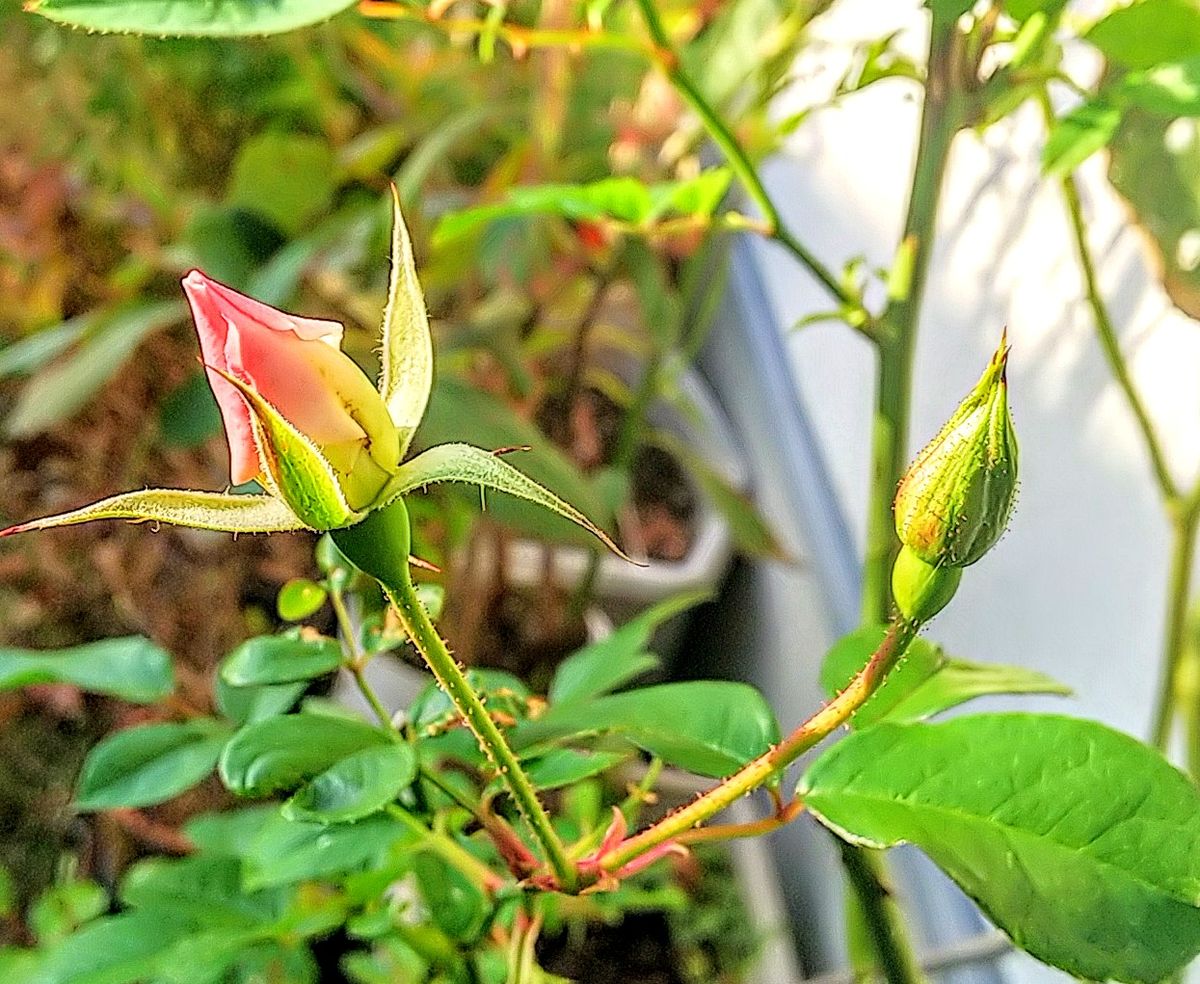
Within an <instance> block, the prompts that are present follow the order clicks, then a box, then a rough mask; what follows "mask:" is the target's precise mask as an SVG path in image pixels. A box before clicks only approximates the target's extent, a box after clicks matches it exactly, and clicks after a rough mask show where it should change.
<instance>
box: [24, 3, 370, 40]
mask: <svg viewBox="0 0 1200 984" xmlns="http://www.w3.org/2000/svg"><path fill="white" fill-rule="evenodd" d="M351 6H353V0H277V2H274V3H262V2H261V0H219V2H205V3H196V2H194V0H182V2H165V3H164V2H163V0H34V3H33V4H31V7H30V9H32V10H33V11H34V13H38V14H41V15H42V16H43V17H47V18H49V19H50V20H52V21H57V22H58V23H60V24H67V25H69V26H71V27H79V28H83V29H84V30H86V31H99V32H101V33H105V34H112V33H119V34H146V35H149V36H150V37H156V38H162V37H201V38H228V37H245V36H247V35H257V34H279V33H281V32H283V31H294V30H296V29H297V28H301V27H308V26H310V25H312V24H319V23H320V22H321V21H325V20H328V19H329V18H330V17H332V16H333V15H334V14H337V13H340V12H341V11H343V10H345V9H347V8H348V7H351Z"/></svg>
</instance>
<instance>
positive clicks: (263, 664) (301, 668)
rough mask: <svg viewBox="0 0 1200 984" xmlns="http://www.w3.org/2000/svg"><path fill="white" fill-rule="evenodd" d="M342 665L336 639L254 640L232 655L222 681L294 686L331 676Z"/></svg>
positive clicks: (281, 637)
mask: <svg viewBox="0 0 1200 984" xmlns="http://www.w3.org/2000/svg"><path fill="white" fill-rule="evenodd" d="M341 665H342V647H341V645H340V644H339V643H338V641H337V640H336V639H329V638H327V637H325V636H312V635H306V634H303V633H300V634H292V635H278V636H256V637H255V638H253V639H247V640H246V641H245V642H243V643H242V644H241V645H240V646H238V647H237V649H235V650H234V651H233V652H231V653H230V654H229V655H228V656H227V657H226V659H225V662H224V664H222V666H221V679H222V680H224V681H225V682H226V683H228V684H229V685H230V686H234V687H254V686H261V685H263V684H271V683H294V682H295V681H297V680H311V679H312V678H313V677H319V676H324V675H325V674H326V673H332V672H333V671H334V670H336V669H337V668H338V667H339V666H341Z"/></svg>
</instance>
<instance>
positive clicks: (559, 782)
mask: <svg viewBox="0 0 1200 984" xmlns="http://www.w3.org/2000/svg"><path fill="white" fill-rule="evenodd" d="M629 755H630V753H629V752H589V751H582V750H580V749H576V748H554V749H551V750H550V751H548V752H547V753H546V754H545V755H539V756H538V757H537V758H532V759H528V760H527V761H525V762H523V763H522V764H523V765H524V767H525V774H526V775H527V776H528V777H529V781H530V782H532V783H533V785H534V787H535V788H537V789H561V788H562V787H564V786H573V785H575V783H577V782H581V781H582V780H584V779H590V778H591V777H592V776H598V775H600V774H601V773H602V772H607V771H608V770H609V769H611V768H612V767H613V766H615V765H619V764H620V763H622V762H624V761H626V760H627V759H628V758H629ZM494 786H495V788H496V789H497V790H499V789H500V788H502V787H501V785H500V783H499V781H498V780H497V782H496V783H495V784H494Z"/></svg>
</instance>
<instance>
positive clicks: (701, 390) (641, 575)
mask: <svg viewBox="0 0 1200 984" xmlns="http://www.w3.org/2000/svg"><path fill="white" fill-rule="evenodd" d="M679 390H680V394H681V397H682V404H683V406H684V407H687V408H689V409H690V410H692V411H694V412H692V413H687V412H683V411H681V410H680V409H677V408H676V407H675V406H673V405H671V404H668V403H666V402H664V401H660V402H658V403H656V404H655V405H653V406H652V407H651V409H650V412H649V415H648V417H649V423H650V425H651V426H652V427H654V428H656V429H659V430H662V431H665V432H667V433H669V434H671V435H673V436H674V437H676V438H678V439H679V440H680V441H682V442H684V443H685V444H687V445H688V446H689V447H690V448H692V449H693V450H694V451H695V452H696V454H697V455H698V456H699V457H700V458H702V459H703V460H704V461H705V462H707V463H708V465H709V466H710V467H711V468H713V469H714V470H715V471H716V472H717V474H719V475H720V476H721V477H722V478H723V479H724V480H725V481H726V482H727V483H728V484H729V485H730V486H731V487H733V488H735V489H737V490H738V491H743V492H744V491H745V490H746V489H747V488H748V487H749V481H750V471H749V466H748V465H747V463H746V458H745V456H744V454H743V453H742V451H741V449H740V448H739V446H738V444H737V442H736V440H735V439H734V437H733V432H732V430H731V428H730V425H729V421H728V419H727V418H726V416H725V412H724V411H723V410H722V409H721V406H720V405H719V404H718V403H717V400H716V397H715V396H714V395H713V393H712V390H711V389H710V388H709V386H708V384H707V383H706V382H705V381H704V380H703V379H702V378H701V376H700V375H699V373H697V372H695V371H692V370H689V371H687V372H685V373H684V374H683V376H682V377H681V379H680V381H679ZM696 493H697V508H696V514H695V521H694V523H695V525H694V532H693V539H692V547H691V550H689V551H688V554H687V556H686V557H685V558H684V559H683V560H680V561H661V560H655V561H650V562H649V566H647V567H636V566H634V565H633V564H629V563H627V562H626V561H624V560H622V559H621V558H620V557H615V556H613V555H611V554H605V555H604V556H603V557H602V558H601V560H600V569H599V571H598V573H597V576H596V581H595V588H594V593H593V600H594V602H595V603H596V605H598V606H599V607H600V608H602V609H604V611H606V612H607V613H608V614H610V615H611V616H612V617H613V619H614V620H615V621H616V622H617V623H618V624H619V623H620V622H621V621H622V620H624V619H625V618H627V617H628V616H629V615H631V614H632V613H634V612H636V611H639V610H641V609H643V608H645V607H647V606H649V605H652V604H654V603H655V602H658V601H661V600H663V599H664V598H669V597H671V596H672V595H676V594H679V593H681V592H684V591H693V590H707V591H712V592H715V591H716V589H717V587H718V586H719V585H720V583H721V581H722V580H723V578H724V576H725V573H726V571H727V570H728V569H729V564H730V561H731V560H732V558H733V537H732V535H731V533H730V530H729V524H728V523H727V522H726V520H725V517H724V516H723V515H722V514H721V513H720V512H719V511H718V510H717V509H716V507H715V506H714V505H713V503H712V502H711V501H710V500H709V498H708V497H707V496H706V495H704V493H703V492H702V491H701V490H700V489H699V488H697V489H696ZM545 550H546V547H545V545H544V544H542V543H540V542H537V541H533V540H515V541H514V542H513V543H512V544H511V545H510V546H509V548H508V556H507V558H506V559H507V570H508V572H509V578H510V579H511V580H512V582H513V583H514V584H517V585H521V586H526V585H532V584H538V583H541V581H542V578H543V577H544V576H545V571H546V566H545V562H544V561H545ZM590 557H591V555H590V554H589V552H588V551H586V550H582V549H579V548H577V547H555V548H554V550H553V565H552V566H553V570H554V577H555V579H556V580H557V581H558V583H559V585H560V586H562V587H564V588H566V589H568V590H570V589H571V588H573V587H575V586H576V585H578V584H579V583H580V581H581V579H582V578H583V576H584V572H585V571H586V570H587V568H588V564H589V561H590Z"/></svg>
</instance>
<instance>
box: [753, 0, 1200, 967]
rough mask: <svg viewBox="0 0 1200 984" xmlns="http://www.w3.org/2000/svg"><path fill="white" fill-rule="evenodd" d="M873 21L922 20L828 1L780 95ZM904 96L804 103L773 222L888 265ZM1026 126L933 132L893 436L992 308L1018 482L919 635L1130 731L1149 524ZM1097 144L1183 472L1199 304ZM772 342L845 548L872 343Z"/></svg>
mask: <svg viewBox="0 0 1200 984" xmlns="http://www.w3.org/2000/svg"><path fill="white" fill-rule="evenodd" d="M893 28H904V29H905V32H906V33H905V36H904V43H905V44H906V46H907V47H908V48H909V49H910V50H911V51H912V52H913V53H914V55H916V56H918V58H919V57H920V55H921V52H922V51H923V47H924V30H925V28H924V15H923V14H922V13H921V11H920V9H919V8H918V6H917V5H916V4H915V3H913V4H907V3H897V4H891V3H889V4H883V3H879V2H877V0H876V2H872V0H839V3H837V4H835V10H834V11H833V12H832V14H831V15H828V16H826V17H824V18H823V19H822V20H821V21H820V22H819V23H818V24H817V25H816V33H817V36H818V38H819V39H821V41H822V42H823V44H821V45H818V46H816V48H815V50H812V51H810V52H809V53H807V54H806V55H805V56H804V57H802V59H801V60H800V62H799V63H798V65H797V76H798V79H799V81H798V82H797V84H796V85H795V86H794V87H793V88H792V89H791V90H790V91H789V92H788V93H786V94H785V95H784V97H783V98H782V99H781V100H780V104H779V107H778V110H779V113H780V115H786V114H788V113H790V112H793V111H795V110H796V109H799V108H801V107H804V106H808V105H811V104H814V103H816V102H819V101H821V100H822V99H823V97H824V95H825V93H826V92H828V90H829V88H830V86H831V84H832V80H833V79H835V78H836V77H837V76H838V75H840V73H841V70H842V68H843V66H844V58H845V53H846V48H847V44H848V43H849V42H852V41H853V40H855V39H866V38H874V37H878V36H880V35H882V34H884V33H886V32H887V31H888V30H890V29H893ZM1069 65H1070V67H1071V70H1072V71H1073V72H1074V73H1075V74H1076V76H1077V77H1079V78H1083V79H1086V78H1089V77H1090V76H1091V75H1093V74H1094V73H1095V72H1096V71H1097V69H1098V65H1097V64H1096V63H1095V61H1094V58H1093V56H1092V55H1091V53H1090V52H1089V51H1087V50H1084V46H1082V45H1080V46H1079V50H1071V51H1070V52H1069ZM919 110H920V106H919V90H918V89H917V87H916V86H915V85H913V84H912V83H908V82H905V81H903V80H894V81H887V82H884V83H881V84H878V85H876V86H873V87H871V88H870V89H868V90H866V91H864V92H862V93H859V94H856V95H853V96H851V97H849V98H847V99H846V100H845V101H844V102H842V103H841V104H840V105H838V106H837V107H835V108H832V109H827V110H821V111H819V112H817V113H816V114H814V115H813V116H812V117H811V118H810V119H808V120H807V121H806V122H805V123H804V125H803V126H801V127H800V129H799V130H798V131H797V133H796V135H795V137H794V138H793V139H792V140H791V142H790V144H789V145H788V147H787V150H786V153H785V154H783V155H781V156H780V157H779V158H778V159H777V160H775V161H773V162H772V163H771V165H769V167H768V177H769V185H770V188H771V191H772V194H773V196H774V198H775V200H776V201H777V202H778V203H779V204H780V205H781V207H782V210H783V212H784V215H785V217H786V221H787V223H788V224H789V226H790V227H791V229H792V230H793V231H794V232H795V233H796V234H797V236H798V237H799V238H800V239H801V240H802V241H803V242H804V243H805V244H806V245H807V246H809V247H810V248H811V249H812V250H813V251H814V252H815V253H816V254H817V255H819V256H821V257H822V258H823V259H824V260H825V261H826V263H827V264H828V265H829V266H831V267H833V268H835V269H840V267H841V264H842V263H843V262H844V261H845V260H847V259H849V258H850V257H852V256H855V255H860V254H861V255H865V256H866V257H867V259H868V261H869V262H870V264H871V265H873V266H881V267H882V266H886V265H887V264H888V262H889V260H890V257H891V253H892V250H893V249H894V246H895V242H896V239H897V236H898V233H899V230H900V227H901V222H902V218H903V211H904V208H905V204H906V195H907V188H908V182H909V179H910V175H911V168H912V161H913V155H914V152H915V137H916V133H917V126H918V117H919ZM1043 139H1044V134H1043V127H1042V123H1041V119H1040V113H1039V112H1038V110H1037V108H1036V107H1034V106H1032V105H1027V106H1026V107H1024V108H1023V109H1022V110H1021V111H1020V112H1019V113H1018V114H1017V115H1016V117H1015V118H1013V119H1010V120H1006V121H1005V122H1003V123H1001V124H999V125H997V126H995V127H993V128H992V129H991V130H989V131H988V132H987V133H985V134H983V135H982V136H978V135H976V134H973V133H966V134H962V135H960V137H959V138H958V139H957V141H956V142H955V144H954V148H953V154H952V158H951V162H950V167H949V170H948V182H947V186H946V191H945V194H944V197H943V203H942V209H941V213H940V220H939V223H938V235H937V244H936V249H935V253H934V258H933V262H932V267H931V274H930V278H929V286H928V292H927V296H926V304H925V308H924V311H923V314H922V317H921V324H920V336H919V343H918V348H917V362H916V377H915V383H916V393H915V397H914V404H913V423H912V435H913V436H912V439H913V448H912V450H913V451H915V450H916V449H917V447H918V446H919V445H920V444H921V443H922V442H924V441H925V440H927V439H928V438H929V437H930V436H931V435H932V434H933V433H935V432H936V430H937V429H938V427H939V426H940V424H941V422H942V421H943V420H944V419H945V418H946V416H948V414H949V413H950V412H951V411H952V410H953V408H954V406H955V405H956V404H957V402H958V400H959V399H960V398H961V397H962V396H963V395H964V394H965V393H966V392H967V391H968V390H969V389H970V387H971V385H972V384H973V383H974V381H975V379H976V378H977V377H978V374H979V373H980V372H981V371H982V368H983V366H984V364H985V363H986V361H987V358H988V356H989V355H990V353H991V351H992V350H993V349H994V347H995V345H996V342H997V339H998V337H999V334H1000V330H1001V328H1002V327H1003V326H1004V325H1006V324H1007V325H1008V329H1009V338H1010V341H1011V343H1012V357H1011V361H1010V369H1009V383H1010V387H1011V389H1010V402H1011V405H1012V408H1013V415H1014V418H1015V422H1016V427H1017V433H1018V437H1019V439H1020V443H1021V454H1022V458H1021V493H1020V500H1019V504H1018V508H1017V511H1016V514H1015V516H1014V518H1013V522H1012V525H1011V528H1010V532H1009V533H1008V534H1007V535H1006V537H1005V538H1004V540H1003V541H1002V543H1001V544H1000V545H999V546H998V547H997V548H996V549H995V550H994V551H993V552H992V553H991V554H989V555H988V556H987V557H986V558H985V559H984V560H983V561H982V562H980V563H979V564H978V565H976V566H974V567H972V568H971V569H969V570H968V571H967V572H966V576H965V577H964V578H963V583H962V588H961V590H960V591H959V594H958V596H957V598H956V599H955V601H954V603H953V605H951V606H950V608H949V609H947V610H946V611H945V612H944V613H943V614H942V615H941V616H940V617H939V618H938V619H937V621H936V622H935V623H934V624H933V625H932V626H931V628H930V630H929V632H928V634H929V635H930V636H931V637H933V638H935V639H936V640H937V641H939V642H941V643H943V644H944V645H945V646H946V647H947V648H948V649H949V650H950V651H951V652H953V653H956V654H960V655H962V656H964V657H967V658H972V659H979V660H987V661H994V662H1008V663H1017V664H1022V665H1026V666H1031V667H1036V668H1038V669H1041V670H1044V671H1046V672H1049V673H1051V674H1053V675H1054V676H1056V677H1057V678H1059V679H1060V680H1062V681H1064V682H1065V683H1067V684H1069V685H1070V686H1071V687H1073V688H1074V689H1075V691H1076V697H1075V699H1073V700H1071V701H1068V702H1062V701H1052V700H1050V699H1036V698H1034V699H1024V700H1021V701H1020V702H1019V706H1022V707H1037V708H1044V709H1053V710H1061V711H1064V712H1066V713H1071V714H1077V715H1081V716H1088V717H1093V718H1097V719H1099V720H1101V721H1104V722H1106V723H1108V724H1111V725H1113V726H1114V727H1117V728H1120V729H1122V730H1125V731H1128V732H1131V733H1133V734H1135V735H1139V736H1144V735H1145V734H1146V732H1147V730H1148V727H1149V722H1150V714H1151V704H1152V701H1153V698H1154V695H1155V693H1156V689H1157V685H1158V673H1159V662H1160V660H1159V650H1160V646H1161V643H1162V627H1161V626H1162V617H1163V611H1164V608H1165V604H1166V594H1165V581H1166V567H1167V555H1168V531H1167V526H1166V521H1165V519H1164V518H1163V514H1162V510H1161V508H1160V504H1159V501H1158V496H1157V492H1156V488H1155V485H1154V483H1153V480H1152V477H1151V473H1150V468H1149V463H1148V459H1147V456H1146V454H1145V451H1144V448H1143V445H1142V443H1141V441H1140V437H1139V433H1138V431H1137V430H1136V427H1135V425H1134V421H1133V418H1132V416H1131V414H1130V412H1129V410H1128V407H1127V405H1126V403H1125V401H1124V399H1123V397H1122V394H1121V393H1120V391H1119V389H1118V387H1117V385H1116V384H1115V383H1114V381H1113V379H1112V376H1111V374H1110V372H1109V369H1108V367H1107V365H1106V363H1105V361H1104V358H1103V355H1102V352H1101V350H1100V347H1099V345H1098V342H1097V338H1096V335H1095V331H1094V327H1093V324H1092V322H1091V318H1090V312H1089V309H1088V308H1087V307H1086V305H1085V303H1084V302H1083V292H1082V284H1081V280H1080V275H1079V272H1078V267H1077V264H1076V261H1075V257H1074V250H1073V245H1072V241H1071V239H1070V233H1069V230H1068V227H1067V224H1066V218H1065V212H1064V208H1063V203H1062V199H1061V196H1060V195H1059V193H1058V192H1057V190H1056V188H1055V186H1054V185H1052V184H1047V183H1044V182H1042V181H1041V179H1040V177H1039V172H1038V157H1039V154H1040V150H1041V144H1042V141H1043ZM1105 165H1106V162H1105V160H1104V159H1103V156H1102V155H1098V156H1096V157H1094V158H1093V159H1092V160H1090V161H1089V162H1087V164H1086V165H1085V166H1084V167H1083V168H1082V170H1081V172H1080V179H1081V181H1082V184H1083V197H1084V206H1085V209H1086V212H1087V215H1088V218H1089V229H1090V240H1091V244H1092V247H1093V250H1094V252H1095V255H1096V257H1097V262H1098V266H1099V269H1100V275H1101V283H1102V285H1103V289H1104V293H1105V296H1106V297H1107V299H1108V302H1109V305H1110V308H1111V311H1112V314H1113V317H1114V320H1115V322H1116V324H1117V326H1118V330H1119V332H1120V335H1121V340H1122V344H1123V346H1124V349H1125V351H1126V353H1127V355H1128V357H1129V361H1130V364H1131V366H1132V370H1133V374H1134V377H1135V379H1136V381H1137V384H1138V385H1139V387H1140V388H1141V391H1142V392H1143V394H1144V396H1145V400H1146V403H1147V404H1148V406H1149V410H1150V413H1151V415H1152V417H1153V419H1154V421H1155V423H1156V425H1157V426H1158V428H1159V430H1160V433H1161V434H1162V436H1163V440H1164V443H1165V445H1166V448H1167V451H1168V455H1169V458H1170V461H1171V463H1172V467H1173V469H1174V471H1175V473H1176V474H1177V475H1178V476H1179V479H1180V480H1181V481H1183V482H1190V481H1192V478H1193V476H1194V475H1195V474H1196V472H1197V465H1198V464H1200V385H1197V383H1198V382H1200V325H1197V324H1196V323H1194V322H1192V321H1191V320H1189V319H1188V318H1186V317H1185V316H1183V315H1182V314H1180V313H1179V312H1177V311H1176V310H1175V309H1174V308H1173V307H1172V306H1171V305H1170V303H1169V302H1168V300H1167V299H1166V297H1165V295H1164V294H1163V292H1162V291H1161V289H1160V288H1159V287H1158V285H1157V284H1156V282H1155V280H1154V278H1153V276H1152V274H1151V271H1150V265H1149V260H1148V255H1147V253H1146V252H1145V251H1144V249H1143V246H1142V243H1141V242H1140V241H1139V238H1138V233H1137V232H1136V231H1135V230H1134V229H1133V228H1132V227H1131V226H1130V224H1129V222H1128V218H1127V213H1126V210H1125V207H1124V205H1123V204H1122V203H1121V201H1120V200H1119V199H1118V198H1117V197H1116V195H1115V194H1114V193H1113V192H1112V191H1111V189H1110V188H1109V187H1108V185H1107V183H1106V181H1105V179H1104V168H1105ZM755 248H756V250H757V251H758V255H759V258H760V259H761V261H762V264H763V269H764V277H765V279H766V282H767V285H768V289H769V293H770V295H771V301H772V302H773V305H774V307H775V309H776V313H777V315H778V318H779V323H780V324H781V325H783V326H787V325H790V324H791V323H793V322H794V321H795V320H796V319H798V318H800V317H801V316H803V315H805V314H808V313H810V312H812V311H815V310H822V309H826V308H828V307H829V303H828V299H827V298H826V297H825V296H824V295H823V293H822V292H821V290H820V288H819V287H818V286H817V285H816V284H815V283H814V282H813V281H812V280H811V278H809V277H808V275H807V274H806V273H804V272H803V271H802V270H800V269H798V268H797V266H796V265H795V264H794V261H793V260H792V258H791V257H790V256H789V255H788V254H786V253H784V252H783V251H782V250H780V249H778V248H776V247H774V246H771V245H769V244H760V245H758V246H756V247H755ZM785 330H786V327H785ZM787 349H788V352H789V354H790V357H791V361H792V369H793V371H794V375H795V379H796V383H797V390H798V392H799V394H800V398H801V400H802V402H803V405H804V407H805V409H806V412H807V414H808V416H809V418H810V420H811V421H812V423H813V424H814V427H815V430H816V432H817V434H818V438H819V444H820V446H821V449H822V453H823V454H824V457H825V460H826V462H827V464H828V465H829V468H830V471H831V473H832V477H833V481H834V484H835V487H836V490H837V493H838V495H839V497H840V499H841V501H842V503H843V504H844V507H845V510H846V512H847V515H848V516H849V518H850V522H851V526H852V531H853V535H854V536H855V537H857V546H858V548H859V549H860V550H861V546H862V539H863V531H864V507H865V499H866V490H867V480H868V469H867V463H868V449H869V437H870V417H869V408H870V404H871V399H872V392H873V386H874V377H873V368H872V353H871V352H870V350H869V347H868V345H867V344H866V343H865V342H864V341H863V340H862V339H861V338H859V337H857V336H856V335H855V334H854V333H853V332H851V331H849V330H848V329H846V328H844V327H842V326H839V325H836V324H827V325H815V326H810V327H807V328H804V329H803V330H802V331H800V332H798V333H795V334H793V335H789V338H788V342H787ZM810 559H811V560H812V561H814V562H817V561H819V558H816V557H813V558H810ZM775 693H776V694H778V693H780V691H775ZM1012 703H1013V702H1006V704H1004V705H1002V704H1001V703H1000V702H994V703H993V704H992V706H1007V705H1011V704H1012ZM976 706H978V705H976ZM789 710H790V709H789ZM1009 966H1010V969H1011V970H1013V971H1014V973H1013V977H1012V979H1014V980H1017V981H1020V982H1022V984H1024V982H1029V981H1042V980H1055V979H1059V978H1060V975H1056V974H1054V973H1053V972H1049V971H1044V970H1042V969H1040V968H1037V967H1034V966H1033V964H1032V962H1031V961H1029V962H1026V961H1022V960H1019V959H1018V960H1016V961H1014V962H1013V963H1011V964H1010V965H1009Z"/></svg>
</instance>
